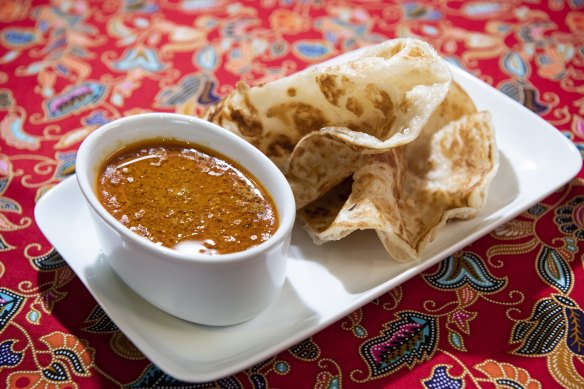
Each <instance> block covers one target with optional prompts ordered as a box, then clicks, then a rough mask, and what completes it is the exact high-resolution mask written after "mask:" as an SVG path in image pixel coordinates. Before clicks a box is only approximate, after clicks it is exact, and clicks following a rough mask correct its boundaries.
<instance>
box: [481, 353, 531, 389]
mask: <svg viewBox="0 0 584 389" xmlns="http://www.w3.org/2000/svg"><path fill="white" fill-rule="evenodd" d="M475 368H476V369H478V370H480V371H482V372H483V373H485V375H486V376H487V377H489V378H490V380H491V382H493V383H494V384H502V383H505V382H506V383H507V385H509V383H510V382H513V383H516V384H517V387H520V388H525V389H539V388H541V383H539V381H536V380H534V379H532V378H531V376H530V375H529V373H528V372H527V370H525V369H522V368H520V367H515V366H513V365H511V364H509V363H499V362H497V361H494V360H492V359H487V360H486V361H485V362H483V363H479V364H478V365H475Z"/></svg>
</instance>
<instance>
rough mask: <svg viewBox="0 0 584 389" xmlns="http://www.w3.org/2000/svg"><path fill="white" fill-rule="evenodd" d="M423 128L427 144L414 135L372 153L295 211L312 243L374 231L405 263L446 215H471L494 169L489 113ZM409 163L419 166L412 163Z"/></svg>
mask: <svg viewBox="0 0 584 389" xmlns="http://www.w3.org/2000/svg"><path fill="white" fill-rule="evenodd" d="M438 114H440V112H438ZM447 116H448V115H447ZM441 121H442V120H436V121H435V124H436V123H437V124H439V123H440V122H441ZM424 130H425V131H427V140H428V144H427V149H426V148H425V147H416V145H415V143H416V142H417V141H415V142H412V143H409V144H407V145H405V146H403V147H397V148H392V149H391V150H389V151H388V152H386V153H383V154H377V155H371V156H369V157H368V158H367V160H364V161H363V164H362V166H361V167H360V168H359V169H358V170H357V171H356V172H355V173H354V175H353V176H352V180H351V179H349V180H346V181H344V182H343V183H341V184H340V185H338V186H337V187H335V188H334V189H333V190H331V191H329V192H328V193H327V194H326V195H325V196H323V197H321V198H319V199H318V200H317V201H315V202H313V203H312V204H310V205H309V206H307V207H305V208H304V209H302V210H300V212H299V216H300V218H301V219H302V220H303V223H304V226H305V229H306V230H307V231H308V233H309V234H310V235H311V236H312V238H313V240H314V241H315V243H317V244H322V243H325V242H328V241H332V240H338V239H341V238H343V237H345V236H347V235H348V234H350V233H351V232H353V231H355V230H357V229H373V230H375V231H376V232H377V235H378V236H379V238H380V240H381V242H382V243H383V245H384V246H385V248H386V250H387V251H388V252H389V254H390V255H391V256H392V257H393V258H394V259H396V260H399V261H407V260H412V259H417V258H419V256H420V252H421V251H422V249H423V248H424V247H425V246H426V245H427V244H428V242H430V241H431V240H433V239H434V237H435V235H436V233H437V232H438V231H439V230H440V229H441V228H442V227H443V226H444V224H445V223H446V222H447V221H448V220H450V219H454V218H457V219H468V218H472V217H474V216H476V214H477V213H478V211H479V210H480V209H481V208H482V207H483V206H484V203H485V201H486V193H487V188H488V185H489V184H490V182H491V180H492V178H493V177H494V175H495V173H496V171H497V168H498V152H497V148H496V142H495V133H494V129H493V126H492V123H491V118H490V114H489V113H487V112H479V113H470V114H466V115H464V116H463V117H462V118H460V119H458V120H456V121H453V122H449V123H447V124H446V125H444V126H443V127H435V126H429V127H426V128H425V129H424ZM421 161H422V163H421ZM414 164H415V165H417V166H418V167H419V168H418V169H411V168H409V166H412V165H414Z"/></svg>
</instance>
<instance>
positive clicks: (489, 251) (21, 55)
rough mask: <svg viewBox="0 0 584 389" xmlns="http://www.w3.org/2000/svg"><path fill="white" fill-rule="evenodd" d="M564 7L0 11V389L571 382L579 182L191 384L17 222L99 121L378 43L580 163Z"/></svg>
mask: <svg viewBox="0 0 584 389" xmlns="http://www.w3.org/2000/svg"><path fill="white" fill-rule="evenodd" d="M583 11H584V3H583V2H582V1H579V0H566V1H562V0H545V1H519V0H511V1H490V0H480V1H479V0H476V1H467V2H459V1H410V2H395V1H387V2H373V1H365V0H356V1H342V0H322V1H300V0H279V1H276V0H261V1H257V2H256V1H246V0H245V1H238V2H231V1H226V0H208V1H196V0H162V1H151V0H144V1H136V0H108V1H103V2H102V1H83V0H71V1H63V0H52V1H32V0H2V1H0V386H6V387H14V388H29V387H34V388H77V387H79V388H101V387H165V388H170V387H177V388H203V387H219V388H263V387H273V388H297V387H315V388H339V387H344V388H349V387H363V388H379V387H407V388H412V387H427V388H463V387H467V388H468V387H494V388H497V387H517V388H538V387H546V388H547V387H567V388H578V387H579V388H581V387H584V365H583V361H584V358H583V357H584V311H583V306H582V304H584V303H583V302H584V262H583V260H582V258H583V257H582V252H583V251H582V250H584V243H583V240H584V218H583V215H584V213H583V212H584V181H583V180H582V178H583V177H584V176H583V175H582V173H580V174H579V175H578V176H577V177H576V178H574V179H573V180H572V181H571V182H569V183H568V184H566V185H565V186H564V187H562V188H560V189H558V190H557V191H555V192H554V193H552V194H551V195H550V196H549V197H547V198H545V199H543V200H542V201H541V202H539V203H537V204H534V205H533V206H532V207H530V208H529V209H528V210H526V211H525V212H523V213H522V214H520V215H518V216H517V217H516V218H515V219H513V220H511V221H509V222H508V223H506V224H504V225H503V226H501V227H499V228H497V229H495V230H494V231H492V232H491V233H489V234H488V235H486V236H485V237H483V238H481V239H480V240H478V241H476V242H475V243H473V244H472V245H470V246H468V247H466V248H464V249H463V250H461V251H459V252H457V253H455V254H454V255H452V256H450V257H448V258H445V259H444V260H443V261H442V262H441V263H440V264H438V265H436V266H434V267H432V268H430V269H428V270H427V271H425V272H423V273H422V274H420V275H417V276H415V277H414V278H412V279H410V280H409V281H407V282H405V283H403V284H402V285H400V286H399V287H396V288H395V289H393V290H391V291H390V292H388V293H385V294H383V295H382V296H380V297H379V298H377V299H375V300H373V301H371V302H370V303H368V304H366V305H365V306H363V307H361V308H359V309H357V310H355V311H354V312H352V313H350V314H349V315H347V316H346V317H344V318H342V319H340V320H339V321H337V322H335V323H333V324H331V325H330V326H328V327H327V328H325V329H323V330H322V331H320V332H318V333H316V334H315V335H313V336H311V337H310V338H308V339H305V340H304V341H302V342H301V343H299V344H296V345H294V346H292V347H290V348H289V349H288V350H285V351H282V352H280V353H279V354H277V355H274V356H273V357H271V358H269V359H267V360H265V361H263V362H261V363H259V364H257V365H256V366H254V367H253V368H250V369H247V370H245V371H242V372H239V373H238V374H235V375H233V376H230V377H224V378H222V379H220V380H217V381H216V382H211V383H206V384H201V383H200V384H190V383H184V382H180V381H178V380H176V379H174V378H173V377H170V376H168V375H167V374H165V373H164V372H163V371H161V370H160V369H159V368H158V367H157V366H155V365H154V364H152V363H151V362H150V361H149V360H148V359H147V358H146V357H144V355H143V354H142V353H141V352H140V351H139V350H138V349H137V348H136V347H135V346H134V345H132V344H131V342H129V341H128V339H127V338H126V337H125V335H124V334H123V333H121V331H120V330H119V329H118V328H117V327H116V325H115V324H114V323H113V322H112V321H111V320H110V319H109V318H108V317H107V315H106V314H105V313H104V311H103V310H102V309H101V307H100V306H99V305H98V304H97V303H96V302H95V300H94V299H93V298H92V297H91V295H90V293H89V291H88V290H87V289H86V288H85V287H84V285H83V284H82V283H81V282H80V280H79V279H78V278H77V277H76V275H75V274H74V273H73V272H72V270H71V269H70V268H69V267H68V265H67V263H66V262H65V261H64V259H63V258H62V257H61V256H60V255H59V253H58V252H56V251H55V250H54V249H53V248H52V247H51V245H50V244H49V243H48V242H47V240H46V238H45V237H44V236H43V234H42V233H41V231H40V230H39V228H38V226H37V225H36V223H35V219H34V214H33V212H34V207H35V204H36V203H37V201H38V199H39V198H40V197H41V196H43V194H45V193H46V192H47V191H48V190H50V189H51V188H52V187H53V186H55V185H56V184H58V183H59V182H61V181H62V180H63V179H64V178H65V177H67V176H69V175H71V174H73V173H74V168H75V156H76V150H77V149H78V147H79V145H80V142H81V141H82V140H83V139H84V138H85V137H86V136H87V135H88V134H89V133H91V132H92V131H93V130H95V129H96V128H98V127H99V126H100V125H102V124H104V123H107V122H109V121H111V120H113V119H115V118H119V117H122V116H126V115H130V114H134V113H139V112H150V111H165V112H179V113H185V114H189V115H201V114H202V113H203V112H204V110H205V109H206V108H207V107H209V106H210V105H212V104H215V103H217V102H218V101H219V100H220V99H221V98H222V97H224V96H226V95H228V94H229V93H230V92H231V91H233V89H234V88H235V85H236V83H237V82H238V81H240V80H243V81H245V82H246V83H247V84H249V85H251V86H254V85H258V84H261V83H263V82H266V81H270V80H274V79H277V78H281V77H283V76H287V75H290V74H292V73H295V72H297V71H300V70H302V69H304V68H306V67H307V66H309V65H313V64H317V63H319V62H322V61H324V60H326V59H329V58H331V57H332V56H335V55H338V54H341V53H344V52H346V51H349V50H353V49H356V48H359V47H362V46H366V45H371V44H374V43H379V42H382V41H384V40H386V39H388V38H396V37H415V38H419V39H422V40H424V41H426V42H428V43H430V44H431V45H432V46H433V47H434V48H435V49H436V50H437V51H438V52H439V53H440V54H441V55H442V56H443V57H444V58H445V59H447V60H448V61H450V62H452V63H454V64H456V65H458V66H460V67H462V68H464V69H466V70H468V71H469V72H470V73H472V74H474V75H475V76H477V77H479V78H481V79H482V80H484V81H486V82H487V83H489V84H491V85H492V86H494V87H495V88H497V89H498V90H499V91H501V92H503V93H505V94H507V95H509V96H510V97H512V98H513V99H515V100H517V101H518V102H520V103H521V104H523V105H524V106H526V107H527V108H528V109H530V110H531V111H533V112H534V113H536V114H538V115H540V116H541V117H543V118H544V119H545V120H547V121H548V122H549V123H551V124H552V125H554V126H555V127H557V128H558V131H561V132H562V133H563V134H564V135H565V136H566V137H567V138H569V139H570V140H571V141H572V142H574V144H575V145H576V146H577V147H578V148H579V149H580V150H582V149H583V148H584V143H583V140H584V97H583V96H584V34H583V31H584V16H583V15H584V12H583ZM71 228H73V226H72V227H71ZM63 233H67V231H63ZM333 244H334V243H333Z"/></svg>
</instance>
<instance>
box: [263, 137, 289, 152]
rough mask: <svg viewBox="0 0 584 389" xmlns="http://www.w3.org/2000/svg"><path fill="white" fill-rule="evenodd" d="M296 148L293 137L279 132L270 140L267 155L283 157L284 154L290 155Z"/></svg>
mask: <svg viewBox="0 0 584 389" xmlns="http://www.w3.org/2000/svg"><path fill="white" fill-rule="evenodd" d="M293 149H294V142H293V141H292V139H291V138H290V137H289V136H287V135H284V134H278V135H277V136H275V137H274V138H273V141H272V142H270V145H269V146H268V148H267V150H266V155H267V156H268V157H281V156H284V155H288V154H290V153H291V152H292V150H293Z"/></svg>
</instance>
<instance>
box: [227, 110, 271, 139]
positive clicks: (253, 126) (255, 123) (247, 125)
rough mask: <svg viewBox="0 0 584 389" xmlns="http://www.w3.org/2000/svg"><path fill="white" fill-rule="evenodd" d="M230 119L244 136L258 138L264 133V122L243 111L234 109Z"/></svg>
mask: <svg viewBox="0 0 584 389" xmlns="http://www.w3.org/2000/svg"><path fill="white" fill-rule="evenodd" d="M229 118H230V119H231V121H233V122H234V123H236V124H237V128H238V130H239V132H241V134H242V135H243V136H251V137H257V136H260V135H261V134H262V132H263V125H262V122H261V121H259V120H258V119H255V118H254V117H253V116H249V115H246V114H245V113H244V112H242V111H241V110H238V109H234V110H233V111H231V113H230V115H229Z"/></svg>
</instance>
